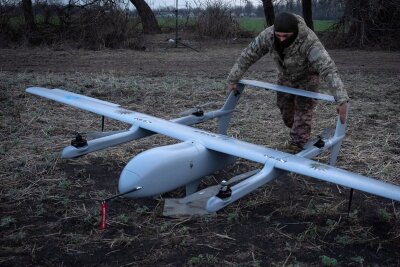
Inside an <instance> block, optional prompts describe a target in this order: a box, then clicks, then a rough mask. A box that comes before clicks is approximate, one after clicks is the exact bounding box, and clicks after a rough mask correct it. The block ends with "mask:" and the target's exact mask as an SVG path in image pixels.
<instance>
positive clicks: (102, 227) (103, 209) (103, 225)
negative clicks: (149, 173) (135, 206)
mask: <svg viewBox="0 0 400 267" xmlns="http://www.w3.org/2000/svg"><path fill="white" fill-rule="evenodd" d="M140 189H142V187H141V186H137V187H135V188H133V189H132V190H129V191H128V192H125V193H122V194H118V195H115V196H112V197H109V198H107V199H104V200H103V201H102V202H101V224H100V230H105V229H106V226H107V224H106V208H107V205H106V202H107V201H109V200H111V199H114V198H116V197H120V196H123V195H126V194H129V193H132V192H135V191H137V190H140Z"/></svg>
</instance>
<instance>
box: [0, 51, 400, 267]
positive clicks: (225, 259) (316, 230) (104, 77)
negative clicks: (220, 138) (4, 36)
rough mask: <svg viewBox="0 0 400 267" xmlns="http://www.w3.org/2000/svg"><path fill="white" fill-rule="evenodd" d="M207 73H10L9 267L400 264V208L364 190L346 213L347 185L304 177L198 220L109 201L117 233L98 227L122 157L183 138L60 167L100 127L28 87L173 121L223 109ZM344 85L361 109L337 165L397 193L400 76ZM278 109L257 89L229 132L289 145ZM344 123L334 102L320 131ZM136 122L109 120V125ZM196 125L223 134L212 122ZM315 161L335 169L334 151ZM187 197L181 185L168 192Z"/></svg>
mask: <svg viewBox="0 0 400 267" xmlns="http://www.w3.org/2000/svg"><path fill="white" fill-rule="evenodd" d="M170 53H171V54H172V55H176V54H177V56H179V55H180V54H181V53H180V52H177V53H176V54H175V52H170ZM210 53H215V52H210ZM148 56H149V57H151V54H149V55H148ZM208 56H210V54H209V55H208ZM210 64H211V63H210ZM154 67H155V68H156V67H157V65H155V66H154ZM188 67H190V66H188ZM212 71H213V70H210V73H211V72H212ZM248 75H249V77H251V78H255V79H260V80H268V81H273V79H274V77H275V73H273V72H272V73H269V74H267V75H265V74H261V73H260V72H256V71H250V72H249V74H248ZM210 76H211V77H207V75H202V74H199V73H198V72H196V67H195V66H193V72H192V74H190V75H189V76H187V75H183V74H175V75H167V76H164V75H161V76H156V75H153V76H146V75H142V74H137V75H121V74H115V73H113V72H110V73H104V72H102V73H95V72H93V73H91V72H72V73H71V72H65V73H62V72H60V73H53V72H40V73H39V72H32V73H31V72H24V71H20V72H7V71H2V72H0V80H1V83H0V86H1V88H0V89H1V91H0V92H1V95H0V101H1V114H0V119H1V121H0V134H1V139H0V140H1V144H0V155H1V159H0V180H1V184H2V186H1V203H0V207H1V208H0V211H1V215H0V216H1V223H0V228H1V229H0V230H1V233H2V234H1V244H2V245H1V246H0V264H1V265H3V266H11V265H29V264H31V265H43V266H54V265H65V266H69V265H76V264H77V263H79V265H100V266H108V265H112V266H155V265H165V266H238V265H240V266H288V265H298V266H321V265H327V266H328V265H334V262H335V260H336V261H337V263H336V265H340V266H344V265H352V266H363V265H381V266H396V264H397V265H398V264H399V261H398V259H399V258H400V254H399V251H400V232H399V229H400V228H399V226H400V225H399V223H400V221H399V217H400V213H399V205H398V203H395V202H391V201H388V200H384V199H381V198H377V197H374V196H372V195H368V194H364V193H361V192H356V194H355V196H354V203H353V209H352V212H351V213H350V216H347V200H346V198H347V194H348V190H347V189H346V188H343V187H337V186H335V185H332V184H327V183H323V182H319V181H316V180H313V179H310V178H306V177H302V176H298V175H288V176H285V177H282V179H278V180H276V181H273V182H271V183H270V184H269V185H267V186H265V187H262V188H260V189H259V190H258V191H257V192H255V193H253V194H251V195H250V196H248V197H246V198H243V199H241V200H240V201H238V202H236V203H233V204H232V205H230V206H229V207H227V208H225V209H224V210H222V211H220V212H218V213H217V214H216V215H214V216H209V217H202V218H181V219H174V218H164V217H162V216H161V211H162V206H163V198H158V199H147V200H123V199H118V200H115V201H113V202H111V203H110V205H109V211H108V216H109V217H108V223H109V227H108V229H107V230H106V231H100V230H98V225H99V221H100V205H99V202H98V201H97V199H102V198H104V197H107V196H110V195H112V194H114V193H116V188H117V179H118V176H119V172H120V170H121V169H122V168H123V166H124V165H125V164H126V162H127V161H128V160H129V159H130V158H131V157H132V156H133V155H136V154H138V153H140V152H141V151H144V150H147V149H149V148H151V147H155V146H159V145H164V144H169V143H173V142H175V141H174V140H171V139H169V138H166V137H161V136H152V137H150V138H146V139H143V140H139V141H136V142H132V143H130V144H126V145H122V146H119V147H116V148H112V149H108V150H106V151H101V152H96V153H94V154H93V155H87V156H84V157H82V158H79V159H75V160H64V159H61V158H60V155H59V152H60V151H61V150H62V148H63V147H64V146H66V145H68V143H69V140H70V139H71V136H72V135H73V134H74V133H75V132H76V131H82V132H88V131H95V130H99V129H100V118H99V117H98V116H96V115H93V114H89V113H87V112H83V111H78V110H75V109H72V108H70V107H66V106H64V105H61V104H57V103H54V102H50V101H47V100H44V99H40V98H37V97H34V96H31V95H26V94H25V93H24V89H25V88H26V87H28V86H31V85H36V86H45V87H59V88H66V89H68V90H72V91H74V92H77V93H83V94H85V95H89V96H93V97H97V98H101V99H104V100H107V101H111V102H115V103H119V104H122V105H123V106H124V107H126V108H130V109H133V110H136V111H140V112H144V113H149V114H153V115H157V116H160V117H163V118H173V117H175V116H176V114H178V113H179V112H181V111H183V110H185V109H187V108H190V107H193V106H196V105H200V104H202V103H207V102H212V104H210V105H209V106H207V109H214V108H218V107H219V106H221V105H222V103H223V101H224V98H225V96H226V92H225V89H224V81H223V79H215V78H214V77H212V75H210ZM343 79H344V81H345V84H346V85H347V88H348V90H349V93H350V95H351V97H352V99H353V100H352V111H351V115H350V116H351V118H350V121H349V129H348V131H347V137H346V140H345V142H344V144H343V146H342V151H341V154H340V158H339V161H338V166H339V167H342V168H344V169H347V170H350V171H353V172H357V173H360V174H363V175H367V176H372V177H378V178H379V179H382V180H385V181H389V182H392V183H395V184H400V177H399V176H398V174H399V173H400V150H399V148H400V137H399V133H400V128H399V127H400V119H399V117H398V114H399V111H400V108H399V100H400V95H399V91H398V88H399V86H400V82H399V80H398V78H397V76H396V75H395V76H393V75H392V74H391V73H380V74H379V75H378V74H374V73H370V72H365V71H358V70H352V71H349V72H347V73H344V75H343ZM199 85H201V86H199ZM274 102H275V96H274V94H273V93H271V92H261V91H255V90H248V91H247V93H246V94H244V95H243V98H242V99H241V102H240V105H239V109H238V112H236V113H235V118H234V120H233V123H232V127H231V129H230V131H229V134H230V135H232V136H234V137H237V138H240V139H242V140H246V141H249V142H253V143H256V144H261V145H267V146H269V147H274V148H280V147H281V146H282V143H283V142H284V140H285V139H286V136H288V129H286V128H285V127H284V126H283V123H282V122H281V121H280V118H279V113H278V110H277V108H276V107H275V103H274ZM334 123H335V111H334V106H330V105H325V104H319V105H318V106H317V107H316V117H315V125H316V126H315V129H314V130H313V131H314V133H315V134H317V133H319V132H321V131H322V130H323V129H324V128H326V127H330V126H331V125H334ZM126 127H129V126H128V125H124V124H122V123H119V122H115V121H111V120H106V129H107V130H114V129H121V128H126ZM199 127H202V128H204V129H208V130H215V127H216V125H215V123H207V124H205V125H203V126H199ZM319 160H321V161H326V160H327V156H326V155H323V156H321V157H320V158H319ZM256 167H259V166H257V165H256V164H254V163H251V162H247V161H243V160H239V161H238V162H237V163H236V165H235V166H233V167H230V168H228V169H226V170H223V171H220V172H218V173H216V174H214V175H212V176H210V177H208V179H206V180H205V181H204V184H203V185H202V186H204V185H205V184H210V183H211V182H213V181H215V180H220V179H221V178H223V177H231V176H234V175H236V174H238V173H241V172H243V171H246V170H249V169H252V168H256ZM182 193H183V190H181V189H178V190H176V191H174V192H171V193H169V194H168V196H178V195H181V194H182ZM164 197H165V196H164ZM182 255H184V256H182Z"/></svg>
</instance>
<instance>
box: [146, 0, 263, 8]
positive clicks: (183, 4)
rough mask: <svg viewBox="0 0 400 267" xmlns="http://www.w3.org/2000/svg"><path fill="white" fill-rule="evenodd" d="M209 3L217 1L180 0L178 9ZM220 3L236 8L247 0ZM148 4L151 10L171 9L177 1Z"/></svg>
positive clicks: (155, 0) (255, 0) (157, 0)
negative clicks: (187, 5)
mask: <svg viewBox="0 0 400 267" xmlns="http://www.w3.org/2000/svg"><path fill="white" fill-rule="evenodd" d="M207 1H210V2H215V1H216V0H178V7H179V8H184V7H186V3H189V4H190V6H192V7H196V6H198V5H199V4H204V3H206V2H207ZM217 1H218V0H217ZM219 1H221V2H223V3H227V4H229V5H233V6H235V5H237V6H239V5H241V6H243V5H245V3H246V1H245V0H231V1H229V0H219ZM146 2H147V3H148V4H149V5H150V7H151V8H159V7H161V8H162V7H169V6H170V7H171V6H172V7H175V4H176V0H146ZM251 2H252V3H253V4H254V6H257V5H258V4H259V3H260V1H259V0H251Z"/></svg>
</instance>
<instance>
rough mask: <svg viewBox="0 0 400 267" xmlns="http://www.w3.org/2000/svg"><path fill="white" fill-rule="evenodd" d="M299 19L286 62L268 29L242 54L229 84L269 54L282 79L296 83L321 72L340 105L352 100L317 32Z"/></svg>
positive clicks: (286, 55) (231, 73) (298, 17)
mask: <svg viewBox="0 0 400 267" xmlns="http://www.w3.org/2000/svg"><path fill="white" fill-rule="evenodd" d="M296 17H297V19H298V26H299V33H298V35H297V38H296V39H295V41H294V42H293V44H291V45H290V46H289V47H288V48H286V49H285V50H284V54H285V57H284V60H282V59H281V58H280V56H279V54H278V52H277V51H276V49H275V46H274V26H271V27H268V28H266V29H265V30H264V31H262V32H261V33H260V34H259V35H258V36H257V37H256V38H255V39H254V40H253V42H251V43H250V44H249V46H248V47H247V48H245V49H244V50H243V51H242V53H241V54H240V56H239V58H238V59H237V61H236V63H235V64H234V65H233V67H232V69H231V71H230V73H229V75H228V78H227V81H228V82H229V83H236V82H238V81H239V80H240V79H241V77H242V76H243V74H244V73H245V72H246V71H247V69H248V68H249V67H250V66H251V65H252V64H253V63H255V62H256V61H257V60H259V59H260V58H261V57H262V56H264V55H266V54H268V53H269V54H270V55H271V56H272V58H273V60H274V61H275V63H276V65H277V67H278V71H279V76H280V77H282V78H284V79H287V80H289V81H292V82H296V81H300V80H303V79H304V78H306V77H307V76H308V75H310V74H316V73H318V74H319V76H320V77H321V78H322V79H323V80H325V81H326V83H327V84H328V87H329V90H330V91H331V93H332V94H333V96H334V97H335V100H336V101H337V103H338V104H341V103H344V102H347V101H348V100H349V97H348V95H347V92H346V89H344V87H343V82H342V80H341V79H340V77H339V74H338V71H337V68H336V65H335V63H334V62H333V60H332V59H331V57H330V56H329V54H328V52H327V51H326V50H325V48H324V46H323V45H322V43H321V42H320V41H319V39H318V37H317V36H316V35H315V33H314V32H313V31H312V30H311V29H309V28H308V27H307V25H306V23H305V22H304V20H303V18H302V17H300V16H297V15H296ZM304 89H307V88H304Z"/></svg>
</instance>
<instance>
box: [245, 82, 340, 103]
mask: <svg viewBox="0 0 400 267" xmlns="http://www.w3.org/2000/svg"><path fill="white" fill-rule="evenodd" d="M239 83H241V84H244V85H249V86H254V87H258V88H262V89H267V90H274V91H278V92H282V93H287V94H292V95H299V96H304V97H309V98H313V99H318V100H324V101H328V102H335V98H334V97H333V96H331V95H327V94H321V93H316V92H311V91H307V90H302V89H296V88H291V87H287V86H284V85H278V84H272V83H266V82H260V81H253V80H240V81H239Z"/></svg>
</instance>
